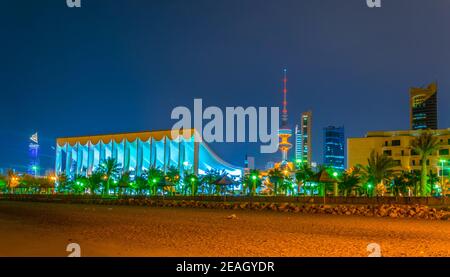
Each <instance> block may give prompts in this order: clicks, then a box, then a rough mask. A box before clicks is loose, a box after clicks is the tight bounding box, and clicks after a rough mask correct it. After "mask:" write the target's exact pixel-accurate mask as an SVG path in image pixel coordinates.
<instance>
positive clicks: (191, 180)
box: [183, 173, 199, 196]
mask: <svg viewBox="0 0 450 277" xmlns="http://www.w3.org/2000/svg"><path fill="white" fill-rule="evenodd" d="M183 183H184V186H185V189H184V191H185V192H186V191H187V190H188V189H189V190H190V192H191V195H192V196H195V195H197V192H198V184H199V178H198V176H197V175H195V174H193V173H191V174H186V175H185V176H184V179H183Z"/></svg>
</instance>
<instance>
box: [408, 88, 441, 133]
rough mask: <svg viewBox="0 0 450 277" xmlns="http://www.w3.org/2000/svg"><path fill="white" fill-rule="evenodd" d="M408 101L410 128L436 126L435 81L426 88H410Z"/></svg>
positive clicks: (430, 127) (423, 128) (417, 128)
mask: <svg viewBox="0 0 450 277" xmlns="http://www.w3.org/2000/svg"><path fill="white" fill-rule="evenodd" d="M409 103H410V104H409V107H410V122H411V129H412V130H425V129H432V130H436V129H437V128H438V118H437V84H436V83H432V84H430V85H429V86H428V87H426V88H411V89H410V99H409Z"/></svg>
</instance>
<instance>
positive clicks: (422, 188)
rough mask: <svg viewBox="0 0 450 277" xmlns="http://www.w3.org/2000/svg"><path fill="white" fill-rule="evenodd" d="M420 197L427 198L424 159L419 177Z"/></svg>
mask: <svg viewBox="0 0 450 277" xmlns="http://www.w3.org/2000/svg"><path fill="white" fill-rule="evenodd" d="M420 193H421V196H427V162H426V157H423V158H422V172H421V177H420Z"/></svg>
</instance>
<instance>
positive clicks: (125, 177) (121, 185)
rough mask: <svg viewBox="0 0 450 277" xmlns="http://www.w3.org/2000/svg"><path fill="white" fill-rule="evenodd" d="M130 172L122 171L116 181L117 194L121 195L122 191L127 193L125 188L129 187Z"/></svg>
mask: <svg viewBox="0 0 450 277" xmlns="http://www.w3.org/2000/svg"><path fill="white" fill-rule="evenodd" d="M130 182H131V178H130V172H129V171H127V172H124V173H123V174H122V176H120V179H119V181H118V184H117V187H118V194H119V195H122V194H123V193H124V192H125V194H126V193H127V189H128V188H129V187H130Z"/></svg>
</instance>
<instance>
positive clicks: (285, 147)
mask: <svg viewBox="0 0 450 277" xmlns="http://www.w3.org/2000/svg"><path fill="white" fill-rule="evenodd" d="M283 72H284V78H283V110H282V113H281V128H280V130H279V131H278V136H279V137H280V143H279V145H278V147H279V149H280V151H281V157H282V161H281V162H282V163H285V162H287V161H288V151H289V149H291V148H292V144H291V143H289V138H290V137H291V136H292V130H291V129H289V126H288V110H287V69H284V71H283Z"/></svg>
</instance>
